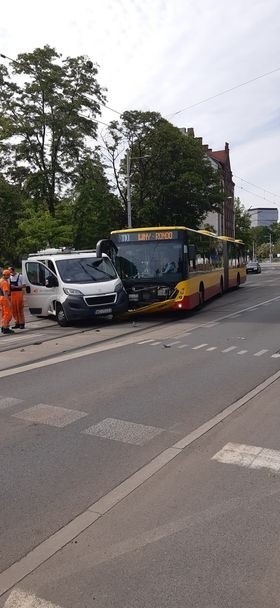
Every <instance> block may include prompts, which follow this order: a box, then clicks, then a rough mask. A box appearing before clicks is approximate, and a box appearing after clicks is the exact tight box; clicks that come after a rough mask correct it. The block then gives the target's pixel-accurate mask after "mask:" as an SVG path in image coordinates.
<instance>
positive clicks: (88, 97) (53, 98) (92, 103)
mask: <svg viewBox="0 0 280 608" xmlns="http://www.w3.org/2000/svg"><path fill="white" fill-rule="evenodd" d="M97 72H98V70H97V66H96V65H94V64H93V63H92V62H91V61H90V60H89V59H88V58H87V57H84V56H79V57H66V58H62V56H61V55H60V54H59V53H58V52H57V51H56V50H55V49H54V48H51V47H50V46H44V47H43V48H37V49H35V50H34V51H33V52H32V53H22V54H20V55H18V57H17V60H16V61H13V62H10V66H9V69H7V68H6V67H5V66H3V65H1V66H0V79H1V89H0V153H1V157H2V161H1V164H2V170H5V173H6V175H7V176H9V178H12V179H13V181H14V182H15V183H18V184H20V185H21V187H22V188H23V189H24V192H25V194H26V196H27V197H28V198H34V199H35V200H36V201H37V202H38V203H42V208H44V205H45V204H46V205H47V209H48V211H49V212H50V214H51V215H53V216H54V215H55V211H56V206H57V202H58V201H59V200H61V199H62V198H64V197H65V195H66V194H67V192H68V189H71V187H72V186H73V183H74V182H75V179H76V171H77V167H78V165H79V163H80V162H81V159H82V158H83V156H84V155H85V154H88V147H92V143H93V142H94V140H95V139H96V135H97V123H96V116H97V115H98V114H100V104H101V103H103V102H104V100H105V97H104V91H103V90H102V88H101V87H100V85H99V84H98V82H97V79H96V76H97Z"/></svg>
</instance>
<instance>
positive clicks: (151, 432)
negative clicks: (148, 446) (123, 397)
mask: <svg viewBox="0 0 280 608" xmlns="http://www.w3.org/2000/svg"><path fill="white" fill-rule="evenodd" d="M163 430H164V429H161V428H159V427H155V426H146V425H144V424H138V423H135V422H128V421H127V420H119V419H117V418H105V420H101V422H98V423H97V424H93V426H90V427H89V428H88V429H85V430H84V431H81V432H82V433H83V434H85V435H94V436H95V437H101V438H102V439H110V440H113V441H121V442H122V443H129V444H131V445H144V444H145V443H147V441H150V440H151V439H153V438H154V437H156V435H159V434H160V433H162V431H163Z"/></svg>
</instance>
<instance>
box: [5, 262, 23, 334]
mask: <svg viewBox="0 0 280 608" xmlns="http://www.w3.org/2000/svg"><path fill="white" fill-rule="evenodd" d="M9 271H10V287H11V303H12V313H13V317H14V320H15V325H14V326H13V329H24V327H25V319H24V309H23V307H24V301H23V287H24V285H23V280H22V274H20V272H15V269H14V268H13V267H12V266H10V268H9Z"/></svg>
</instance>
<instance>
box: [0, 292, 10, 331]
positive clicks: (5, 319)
mask: <svg viewBox="0 0 280 608" xmlns="http://www.w3.org/2000/svg"><path fill="white" fill-rule="evenodd" d="M0 306H1V313H2V322H1V325H2V327H9V324H10V321H11V319H12V316H13V315H12V310H11V307H10V306H9V304H8V303H7V300H6V298H4V296H1V297H0Z"/></svg>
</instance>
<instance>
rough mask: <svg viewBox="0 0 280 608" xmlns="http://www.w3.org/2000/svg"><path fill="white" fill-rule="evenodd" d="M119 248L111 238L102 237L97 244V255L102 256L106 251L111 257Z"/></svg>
mask: <svg viewBox="0 0 280 608" xmlns="http://www.w3.org/2000/svg"><path fill="white" fill-rule="evenodd" d="M117 251H118V248H117V246H116V245H115V243H113V241H111V239H101V240H100V241H98V243H97V245H96V257H97V258H102V253H106V254H107V255H108V256H109V258H112V257H113V255H114V253H117Z"/></svg>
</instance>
